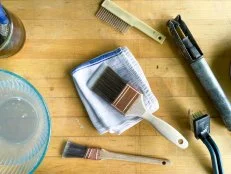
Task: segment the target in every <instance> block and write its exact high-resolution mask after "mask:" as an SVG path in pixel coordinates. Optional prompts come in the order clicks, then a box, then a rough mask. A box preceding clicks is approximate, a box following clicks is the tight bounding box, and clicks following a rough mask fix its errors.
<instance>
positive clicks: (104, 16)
mask: <svg viewBox="0 0 231 174" xmlns="http://www.w3.org/2000/svg"><path fill="white" fill-rule="evenodd" d="M96 17H98V18H99V19H101V20H103V21H105V22H107V23H108V24H110V25H112V26H113V27H114V28H115V29H116V30H118V31H120V32H122V33H125V32H126V31H127V30H128V28H129V27H130V25H128V24H127V23H126V22H124V21H123V20H121V19H120V18H119V17H117V16H116V15H114V14H113V13H111V12H109V11H108V10H107V9H105V8H104V7H101V8H100V9H99V10H98V12H97V13H96Z"/></svg>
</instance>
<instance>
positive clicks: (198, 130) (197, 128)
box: [190, 111, 210, 139]
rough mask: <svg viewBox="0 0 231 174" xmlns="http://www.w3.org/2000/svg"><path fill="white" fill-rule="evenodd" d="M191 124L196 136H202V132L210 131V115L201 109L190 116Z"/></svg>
mask: <svg viewBox="0 0 231 174" xmlns="http://www.w3.org/2000/svg"><path fill="white" fill-rule="evenodd" d="M190 126H191V129H192V131H193V132H194V135H195V137H196V138H197V139H198V138H200V136H201V134H202V133H205V132H207V133H210V117H209V115H207V114H203V113H202V112H201V111H199V112H196V113H194V114H192V115H191V117H190Z"/></svg>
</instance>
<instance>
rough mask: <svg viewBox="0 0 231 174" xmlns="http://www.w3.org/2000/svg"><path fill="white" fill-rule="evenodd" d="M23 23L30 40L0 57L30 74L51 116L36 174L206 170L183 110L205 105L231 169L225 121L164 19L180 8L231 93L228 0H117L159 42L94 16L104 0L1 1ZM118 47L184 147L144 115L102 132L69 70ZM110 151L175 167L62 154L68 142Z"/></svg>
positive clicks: (17, 70)
mask: <svg viewBox="0 0 231 174" xmlns="http://www.w3.org/2000/svg"><path fill="white" fill-rule="evenodd" d="M2 1H3V4H4V5H5V6H6V7H7V8H8V9H9V10H11V11H12V12H14V13H15V14H17V15H18V16H19V17H20V18H21V19H22V21H23V23H24V25H25V28H26V32H27V39H26V43H25V45H24V48H23V49H22V50H21V51H20V52H19V53H18V54H16V55H15V56H13V57H11V58H8V59H1V60H0V65H1V68H3V69H7V70H10V71H13V72H15V73H17V74H20V75H22V76H23V77H25V78H26V79H28V80H29V81H30V82H31V83H32V84H33V85H34V86H35V87H36V88H37V89H38V90H39V91H40V92H41V94H42V95H43V96H44V98H45V100H46V102H47V103H48V106H49V110H50V112H51V116H52V137H51V143H50V146H49V150H48V153H47V155H46V158H45V159H44V161H43V162H42V164H41V166H40V167H39V168H38V169H37V171H36V173H38V174H45V173H49V174H58V173H68V174H69V173H70V174H72V173H73V174H74V173H81V174H91V173H94V174H102V173H104V174H154V173H155V174H194V173H200V174H207V173H211V162H210V157H209V153H208V151H207V149H206V148H205V147H204V145H203V144H202V142H200V141H198V140H196V139H195V138H194V137H193V134H192V132H191V131H190V129H189V123H188V122H189V121H188V115H189V114H190V113H192V112H194V111H197V110H202V111H205V112H209V113H210V114H211V115H212V117H213V118H212V122H211V125H212V128H211V131H212V132H211V134H212V136H213V137H214V139H215V141H216V142H217V144H218V146H219V147H220V150H221V153H222V157H223V161H224V168H225V172H226V173H229V171H231V166H230V162H231V141H230V138H231V133H230V132H228V131H227V130H226V128H225V127H224V125H223V123H222V121H221V119H220V117H219V115H218V113H217V112H216V111H215V109H214V108H213V105H212V103H211V102H210V101H209V99H208V97H207V95H206V94H205V92H204V90H203V89H202V87H201V86H200V84H199V83H198V81H197V79H196V78H195V76H194V74H193V72H192V71H191V70H190V68H189V66H188V65H187V64H186V62H185V61H184V59H183V58H182V56H181V55H180V54H179V53H178V51H177V49H176V47H175V46H174V45H173V43H172V41H171V39H170V38H169V37H168V32H167V29H166V22H167V20H168V19H170V18H172V17H175V16H176V15H177V14H181V15H182V16H183V18H184V20H185V21H186V22H187V24H188V26H189V27H190V29H191V31H192V32H193V34H194V36H195V37H196V39H197V41H198V43H199V45H200V47H201V48H202V50H203V53H204V55H205V58H206V60H207V61H208V63H209V65H210V66H211V68H212V70H213V71H214V73H215V75H216V76H217V77H218V79H219V81H220V83H221V85H222V86H223V88H224V90H225V91H226V93H227V94H228V96H229V97H231V90H230V85H231V81H230V78H229V76H228V72H229V64H230V60H231V59H230V57H231V39H230V38H231V30H230V28H231V12H230V9H231V1H229V0H222V1H221V0H213V1H211V0H197V1H194V0H164V1H163V0H155V1H153V0H126V1H125V0H115V2H116V3H117V4H118V5H120V6H121V7H123V8H124V9H126V10H127V11H129V12H131V13H132V14H134V15H136V16H137V17H138V18H140V19H142V20H144V21H145V22H146V23H148V24H149V25H151V26H153V27H154V28H155V29H157V30H158V31H160V32H162V33H163V34H165V35H166V36H167V40H166V41H165V43H164V44H163V45H160V44H158V43H156V42H155V41H153V40H152V39H150V38H149V37H147V36H145V35H144V34H143V33H141V32H139V31H137V30H135V29H131V30H129V31H128V32H127V33H126V34H125V35H123V34H121V33H119V32H117V31H115V30H114V29H113V28H112V27H111V26H109V25H107V24H105V23H104V22H102V21H100V20H98V19H97V18H96V17H95V13H96V11H97V9H98V7H99V4H100V3H101V2H102V1H101V0H84V1H83V0H55V1H54V0H39V1H38V0H2ZM119 46H127V47H128V48H129V49H130V50H131V51H132V53H133V54H134V56H135V57H136V58H137V60H138V61H139V63H140V65H141V66H142V68H143V70H144V72H145V75H146V76H147V79H148V81H149V83H150V86H151V88H152V90H153V92H154V94H155V95H156V96H157V98H158V100H159V103H160V109H159V110H158V111H157V112H156V113H155V114H156V115H157V116H158V117H161V119H163V120H165V121H166V122H168V123H170V124H171V125H173V126H174V127H176V128H177V129H178V130H179V131H180V132H181V133H182V134H183V135H184V136H185V137H186V138H187V139H188V140H189V143H190V146H189V148H188V149H186V150H181V149H179V148H177V147H176V146H174V145H172V144H171V143H170V142H169V141H167V140H165V139H164V137H162V136H160V134H159V133H157V132H156V131H155V130H154V129H153V128H152V126H151V125H149V124H148V123H147V122H145V121H142V122H141V123H139V124H138V125H136V126H134V127H133V128H131V129H129V130H128V131H126V132H125V133H123V134H122V135H120V136H117V135H110V134H105V135H99V134H98V133H97V131H96V130H95V128H94V127H93V126H92V124H91V122H90V120H89V118H88V116H87V113H86V112H85V109H84V108H83V105H82V104H81V101H80V99H79V96H78V95H77V92H76V90H75V87H74V84H73V82H72V79H71V76H70V72H71V70H72V69H73V68H74V67H76V66H77V65H79V64H80V63H82V62H84V61H87V60H89V59H91V58H93V57H95V56H98V55H100V54H102V53H104V52H106V51H110V50H113V49H115V48H117V47H119ZM67 139H69V140H71V141H75V142H77V143H80V144H85V145H92V146H97V147H102V148H105V149H106V150H110V151H114V152H123V153H131V154H136V155H150V156H152V157H159V158H168V159H170V160H171V161H172V162H173V165H172V166H157V165H145V164H139V163H137V164H136V163H129V162H122V161H113V160H112V161H99V162H96V161H90V160H82V159H62V158H61V156H60V154H61V151H62V148H63V143H64V142H65V140H67Z"/></svg>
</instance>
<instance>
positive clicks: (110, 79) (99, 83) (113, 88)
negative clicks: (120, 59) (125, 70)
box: [87, 64, 127, 103]
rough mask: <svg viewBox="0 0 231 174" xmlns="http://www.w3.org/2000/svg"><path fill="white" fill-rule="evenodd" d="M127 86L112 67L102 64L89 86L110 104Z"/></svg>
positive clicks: (90, 80)
mask: <svg viewBox="0 0 231 174" xmlns="http://www.w3.org/2000/svg"><path fill="white" fill-rule="evenodd" d="M126 84H127V83H126V82H125V81H124V80H123V79H122V78H121V77H120V76H119V75H117V74H116V73H115V72H114V71H113V70H112V69H111V68H110V67H108V66H107V65H105V64H102V65H101V66H100V67H99V68H98V69H97V70H96V72H95V73H94V74H93V76H92V77H91V78H90V79H89V81H88V83H87V86H88V87H89V88H90V89H91V90H92V91H93V92H95V93H96V94H97V95H99V96H101V97H102V98H104V99H105V100H106V101H108V102H109V103H113V102H114V101H115V99H116V98H117V97H118V96H119V95H120V93H121V92H122V91H123V89H124V88H125V86H126Z"/></svg>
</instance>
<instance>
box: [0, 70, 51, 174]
mask: <svg viewBox="0 0 231 174" xmlns="http://www.w3.org/2000/svg"><path fill="white" fill-rule="evenodd" d="M50 132H51V126H50V116H49V112H48V109H47V106H46V104H45V102H44V100H43V98H42V96H41V95H40V94H39V93H38V91H37V90H36V89H35V88H34V87H33V86H32V85H31V84H30V83H29V82H27V81H26V80H25V79H23V78H22V77H20V76H18V75H16V74H14V73H11V72H8V71H5V70H0V147H1V148H0V166H1V167H0V173H20V174H22V173H32V172H33V171H34V170H35V169H36V168H37V167H38V165H39V164H40V162H41V161H42V159H43V158H44V156H45V153H46V151H47V147H48V144H49V140H50Z"/></svg>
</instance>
